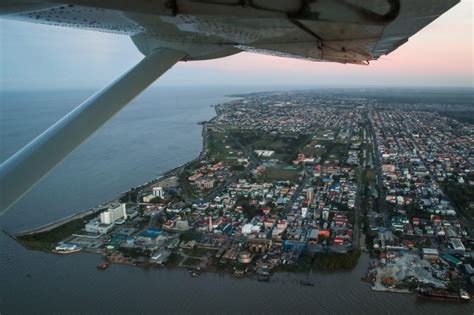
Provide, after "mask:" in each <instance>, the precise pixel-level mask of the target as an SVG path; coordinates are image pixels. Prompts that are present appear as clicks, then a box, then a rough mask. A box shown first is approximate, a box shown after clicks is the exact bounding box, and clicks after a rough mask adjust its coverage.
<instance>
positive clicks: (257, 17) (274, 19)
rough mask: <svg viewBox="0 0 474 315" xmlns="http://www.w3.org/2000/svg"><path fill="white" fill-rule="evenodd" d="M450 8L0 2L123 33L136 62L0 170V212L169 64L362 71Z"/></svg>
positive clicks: (399, 2) (258, 1) (37, 15)
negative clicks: (302, 62) (244, 61)
mask: <svg viewBox="0 0 474 315" xmlns="http://www.w3.org/2000/svg"><path fill="white" fill-rule="evenodd" d="M457 2H458V0H133V1H126V0H49V1H42V0H3V1H2V2H0V17H2V18H7V19H14V20H20V21H25V22H34V23H42V24H48V25H55V26H65V27H74V28H80V29H87V30H94V31H102V32H110V33H118V34H124V35H128V36H130V37H131V38H132V40H133V42H134V43H135V45H136V46H137V48H138V49H139V50H140V51H141V52H142V53H143V54H144V55H145V58H144V59H143V60H142V61H140V62H139V63H138V64H137V65H136V66H135V67H133V68H132V69H131V70H130V71H129V72H127V73H125V74H124V75H123V76H121V77H120V78H118V79H117V80H115V81H114V82H112V83H111V84H110V85H108V86H106V87H105V88H103V89H102V90H100V91H99V92H97V93H96V94H95V95H93V96H92V97H90V98H89V99H88V100H86V101H85V102H83V103H82V104H80V105H79V106H78V107H77V108H76V109H74V110H73V111H72V112H70V113H69V114H67V115H66V116H65V117H63V118H62V119H61V120H60V121H58V122H57V123H56V124H54V125H53V126H51V127H50V128H49V129H48V130H46V131H45V132H43V133H42V134H41V135H39V136H38V137H37V138H36V139H34V140H33V141H31V142H30V143H29V144H27V145H26V146H25V147H24V148H23V149H21V150H20V151H18V152H17V153H15V154H14V155H13V156H12V157H10V158H9V159H8V160H6V161H5V162H3V163H2V164H1V165H0V214H1V213H3V212H4V211H6V210H7V209H8V208H9V207H11V206H12V205H13V204H14V203H15V202H16V201H17V200H18V199H19V198H20V197H21V196H22V195H24V194H25V193H26V192H27V191H28V190H29V189H31V187H33V186H34V185H35V184H36V183H37V182H38V181H39V180H40V179H41V178H42V177H44V176H45V175H46V174H47V173H48V172H49V171H51V170H52V169H53V168H54V167H55V166H56V165H58V164H59V163H60V162H61V161H62V160H63V159H64V158H65V157H66V156H67V155H68V154H70V153H71V152H72V151H73V150H74V149H75V148H76V147H77V146H79V145H80V144H81V143H82V142H83V141H84V140H85V139H86V138H87V137H88V136H90V135H91V134H92V133H93V132H94V131H95V130H97V129H98V128H100V126H101V125H103V124H104V123H105V122H106V121H107V120H109V119H110V118H111V117H112V116H113V115H114V114H115V113H116V112H118V111H119V110H120V109H121V108H123V107H124V106H125V105H126V104H127V103H128V102H130V101H131V100H132V99H133V98H134V97H135V96H136V95H138V94H139V93H140V92H141V91H143V90H144V89H145V88H146V87H147V86H148V85H150V84H151V83H152V82H153V81H154V80H156V79H157V78H158V77H160V76H161V75H162V74H163V73H164V72H166V71H167V70H168V69H169V68H170V67H171V66H173V65H174V64H175V63H176V62H178V61H181V60H201V59H213V58H219V57H224V56H229V55H232V54H236V53H239V52H241V51H252V52H257V53H264V54H270V55H276V56H283V57H294V58H304V59H309V60H315V61H329V62H340V63H352V64H367V63H368V62H369V61H370V60H374V59H377V58H379V57H380V56H382V55H385V54H388V53H390V52H391V51H393V50H395V49H396V48H397V47H399V46H400V45H402V44H403V43H405V42H406V41H407V40H408V38H409V37H410V36H412V35H413V34H415V33H416V32H418V31H419V30H421V29H422V28H423V27H424V26H426V25H427V24H429V23H430V22H431V21H433V20H434V19H436V18H437V17H438V16H440V15H441V14H443V13H444V12H445V11H447V10H448V9H449V8H451V7H452V6H454V5H455V4H456V3H457Z"/></svg>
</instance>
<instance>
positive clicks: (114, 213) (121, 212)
mask: <svg viewBox="0 0 474 315" xmlns="http://www.w3.org/2000/svg"><path fill="white" fill-rule="evenodd" d="M119 219H123V220H126V219H127V209H126V207H125V204H124V203H122V204H120V205H118V206H116V207H115V208H109V209H107V210H106V211H104V212H102V213H101V214H100V222H101V223H102V224H113V223H115V221H117V220H119Z"/></svg>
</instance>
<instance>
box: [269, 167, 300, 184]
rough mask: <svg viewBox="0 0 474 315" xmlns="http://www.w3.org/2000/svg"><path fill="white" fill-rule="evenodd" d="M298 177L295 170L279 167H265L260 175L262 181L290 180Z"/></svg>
mask: <svg viewBox="0 0 474 315" xmlns="http://www.w3.org/2000/svg"><path fill="white" fill-rule="evenodd" d="M297 177H298V171H297V170H288V169H283V168H279V167H267V168H266V169H265V171H264V173H263V175H262V178H263V180H264V181H273V180H290V181H294V180H296V178H297Z"/></svg>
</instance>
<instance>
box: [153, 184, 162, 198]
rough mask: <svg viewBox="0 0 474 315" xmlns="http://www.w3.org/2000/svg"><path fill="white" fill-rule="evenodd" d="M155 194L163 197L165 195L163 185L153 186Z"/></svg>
mask: <svg viewBox="0 0 474 315" xmlns="http://www.w3.org/2000/svg"><path fill="white" fill-rule="evenodd" d="M153 196H154V197H159V198H163V196H164V192H163V187H153Z"/></svg>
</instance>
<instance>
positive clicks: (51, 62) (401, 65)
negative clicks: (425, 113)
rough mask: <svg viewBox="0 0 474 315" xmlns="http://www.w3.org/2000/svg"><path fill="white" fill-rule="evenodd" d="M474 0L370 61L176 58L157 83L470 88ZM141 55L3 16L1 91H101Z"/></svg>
mask: <svg viewBox="0 0 474 315" xmlns="http://www.w3.org/2000/svg"><path fill="white" fill-rule="evenodd" d="M473 11H474V3H473V0H465V1H462V2H461V3H459V4H458V5H457V6H455V7H454V8H452V9H451V10H450V11H448V12H447V13H445V14H444V15H443V16H441V17H440V18H438V19H437V20H435V21H434V22H433V23H431V24H430V25H428V26H427V27H426V28H424V29H423V30H421V31H420V32H419V33H417V34H415V35H414V36H413V37H411V38H410V40H409V41H408V43H406V44H404V45H403V46H401V47H400V48H398V49H397V50H396V51H394V52H392V53H391V54H390V55H388V56H383V57H381V58H380V59H379V60H377V61H372V62H371V64H370V65H369V66H359V65H342V64H336V63H321V62H311V61H303V60H296V59H288V58H280V57H271V56H263V55H257V54H251V53H240V54H237V55H234V56H230V57H226V58H221V59H216V60H209V61H199V62H197V61H195V62H186V63H184V62H183V63H179V64H178V65H176V66H174V67H173V68H172V69H171V70H170V71H168V72H167V73H166V74H165V75H164V76H163V77H162V78H160V79H159V80H158V81H157V82H156V83H155V84H159V85H161V86H177V85H180V86H183V85H186V86H209V85H226V86H230V85H266V86H271V85H275V86H281V85H286V86H299V85H304V86H314V87H318V86H322V87H328V86H333V87H367V86H388V87H390V86H431V87H438V86H447V87H474V79H473V77H474V74H473V72H474V71H473V70H474V69H473V67H474V66H473V64H474V57H473V56H474V51H473V50H474V39H473V37H474V34H473V33H474V26H473V14H474V13H473ZM142 57H143V56H142V55H141V54H140V53H139V52H138V50H137V49H136V48H135V46H134V44H133V43H132V41H131V40H130V38H128V37H127V36H123V35H113V34H106V33H100V32H92V31H85V30H76V29H69V28H61V27H54V26H46V25H40V24H30V23H24V22H16V21H10V20H0V89H2V90H11V89H14V90H18V89H24V88H25V87H28V88H29V89H59V88H60V89H63V88H64V89H66V88H100V87H102V86H104V85H106V84H107V83H109V82H110V81H112V80H113V79H115V78H116V77H117V76H119V75H120V74H122V73H123V72H125V71H127V70H128V69H129V68H131V67H132V66H133V65H135V64H136V63H137V62H138V61H139V60H140V59H141V58H142Z"/></svg>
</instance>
